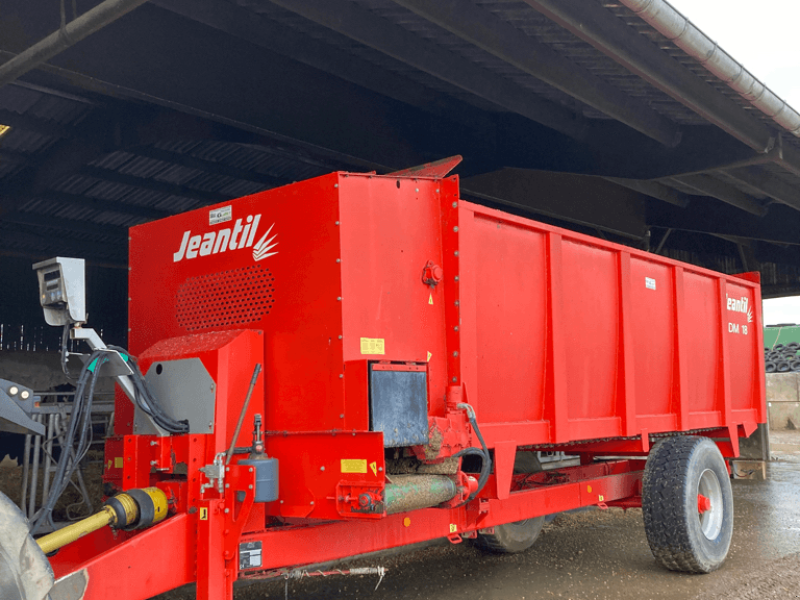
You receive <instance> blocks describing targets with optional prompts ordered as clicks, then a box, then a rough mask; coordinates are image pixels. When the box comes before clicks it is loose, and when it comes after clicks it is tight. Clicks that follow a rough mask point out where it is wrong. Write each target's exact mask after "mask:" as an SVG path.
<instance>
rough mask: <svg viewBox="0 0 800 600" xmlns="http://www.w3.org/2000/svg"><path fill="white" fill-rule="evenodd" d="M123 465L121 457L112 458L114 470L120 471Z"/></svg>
mask: <svg viewBox="0 0 800 600" xmlns="http://www.w3.org/2000/svg"><path fill="white" fill-rule="evenodd" d="M124 464H125V461H124V460H122V457H121V456H117V457H115V458H114V468H115V469H121V468H122V466H123V465H124Z"/></svg>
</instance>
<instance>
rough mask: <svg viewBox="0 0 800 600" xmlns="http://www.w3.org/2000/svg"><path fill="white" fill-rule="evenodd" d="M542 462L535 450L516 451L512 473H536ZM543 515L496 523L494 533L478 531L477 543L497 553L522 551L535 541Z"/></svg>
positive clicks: (539, 469)
mask: <svg viewBox="0 0 800 600" xmlns="http://www.w3.org/2000/svg"><path fill="white" fill-rule="evenodd" d="M541 470H542V464H541V463H540V462H539V457H538V456H537V454H536V452H517V456H516V458H515V459H514V473H538V472H539V471H541ZM544 519H545V518H544V517H534V518H533V519H525V520H523V521H516V522H514V523H506V524H505V525H497V526H495V528H494V533H479V534H478V539H477V544H478V545H479V546H480V547H481V548H483V549H484V550H489V551H490V552H497V553H499V554H514V553H516V552H524V551H525V550H527V549H528V548H530V547H531V546H533V544H534V543H535V542H536V540H537V538H538V537H539V534H540V533H541V532H542V527H543V526H544Z"/></svg>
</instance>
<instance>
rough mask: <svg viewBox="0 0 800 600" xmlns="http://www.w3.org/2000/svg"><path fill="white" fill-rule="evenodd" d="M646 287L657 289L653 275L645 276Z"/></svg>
mask: <svg viewBox="0 0 800 600" xmlns="http://www.w3.org/2000/svg"><path fill="white" fill-rule="evenodd" d="M644 287H646V288H647V289H648V290H654V289H656V280H655V279H653V278H652V277H645V278H644Z"/></svg>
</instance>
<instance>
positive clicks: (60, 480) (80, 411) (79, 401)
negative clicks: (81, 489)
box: [31, 325, 189, 535]
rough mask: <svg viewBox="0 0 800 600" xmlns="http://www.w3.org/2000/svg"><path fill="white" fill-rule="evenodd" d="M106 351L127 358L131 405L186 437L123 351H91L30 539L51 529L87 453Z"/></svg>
mask: <svg viewBox="0 0 800 600" xmlns="http://www.w3.org/2000/svg"><path fill="white" fill-rule="evenodd" d="M64 332H65V333H64V337H65V338H66V336H67V335H68V333H69V325H67V326H65V328H64ZM64 349H66V342H62V368H64V372H65V373H67V370H66V361H65V360H64V359H65V352H64ZM110 351H114V352H119V353H120V354H121V355H123V356H124V357H126V358H127V360H128V365H129V366H130V368H131V371H132V374H131V375H130V378H131V380H132V382H133V384H134V388H135V390H136V394H135V398H134V403H135V404H136V406H137V407H139V408H140V409H141V410H142V411H143V412H145V413H146V414H147V415H149V416H150V417H151V418H152V419H153V422H155V423H156V424H157V425H158V426H159V427H161V428H162V429H164V430H165V431H168V432H170V433H188V432H189V422H188V421H187V420H182V421H177V420H175V419H173V418H172V417H170V416H169V415H167V414H166V413H165V412H164V410H163V409H162V408H161V405H160V404H159V403H158V400H157V399H156V398H155V397H154V396H153V394H152V392H151V391H150V389H149V387H148V386H147V381H146V380H145V379H144V377H142V373H141V371H139V367H138V365H137V364H136V361H135V360H134V358H133V357H132V356H131V355H130V354H129V353H128V351H127V350H125V349H124V348H119V347H115V346H109V347H108V348H106V349H100V350H95V351H93V352H92V353H91V354H90V355H89V358H88V360H87V361H86V363H85V364H84V365H83V368H82V369H81V372H80V375H79V376H78V381H77V383H76V387H75V398H74V400H73V403H72V414H71V417H70V420H69V425H68V426H67V431H66V433H65V435H64V438H63V441H62V444H61V456H60V457H59V460H58V464H57V466H56V472H55V474H54V475H53V481H52V484H51V487H50V493H49V494H48V496H47V499H46V500H44V502H43V504H42V507H41V508H40V509H39V510H38V511H37V512H36V514H35V515H33V517H32V518H31V521H32V523H31V535H33V534H35V533H36V532H37V531H38V530H39V528H40V527H41V526H42V524H44V523H45V522H48V523H49V524H50V525H51V526H52V527H53V528H54V529H55V522H54V521H53V509H54V508H55V505H56V503H57V502H58V500H59V498H60V497H61V496H62V495H63V493H64V491H65V490H66V489H67V487H69V485H70V484H71V483H72V476H73V475H74V474H75V471H76V470H77V469H78V465H79V464H80V462H81V460H83V459H84V458H85V456H86V454H87V453H88V452H89V448H90V446H91V443H92V434H93V432H92V402H93V400H94V391H95V386H96V385H97V377H98V376H97V373H98V371H99V370H100V368H101V367H102V365H103V363H104V362H105V360H106V356H105V355H106V354H107V353H108V352H110Z"/></svg>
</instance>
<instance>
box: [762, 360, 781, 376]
mask: <svg viewBox="0 0 800 600" xmlns="http://www.w3.org/2000/svg"><path fill="white" fill-rule="evenodd" d="M764 367H765V370H766V372H767V373H774V372H775V371H777V370H778V367H776V366H775V363H774V362H767V363H764Z"/></svg>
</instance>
